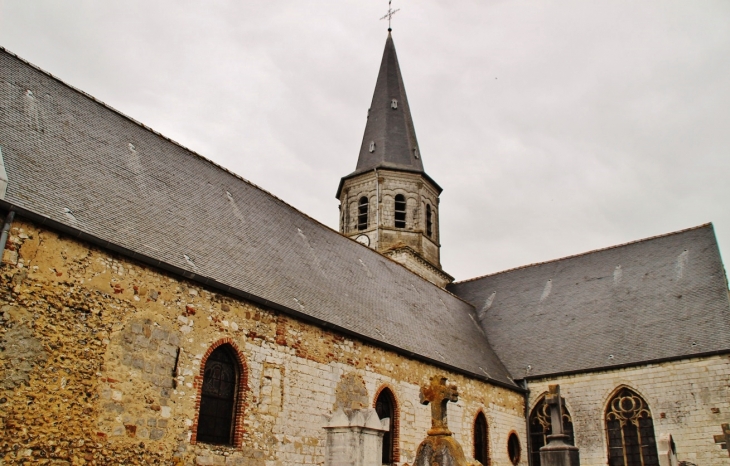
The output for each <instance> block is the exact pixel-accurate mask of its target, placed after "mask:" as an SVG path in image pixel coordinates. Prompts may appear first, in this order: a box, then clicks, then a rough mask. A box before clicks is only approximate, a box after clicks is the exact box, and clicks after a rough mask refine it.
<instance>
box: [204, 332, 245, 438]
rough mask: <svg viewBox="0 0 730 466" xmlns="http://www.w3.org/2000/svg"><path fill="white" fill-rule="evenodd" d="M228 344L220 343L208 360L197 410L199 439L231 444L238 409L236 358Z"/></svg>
mask: <svg viewBox="0 0 730 466" xmlns="http://www.w3.org/2000/svg"><path fill="white" fill-rule="evenodd" d="M230 351H231V350H230V349H229V348H227V347H226V345H223V346H219V347H218V348H216V349H215V351H213V352H212V353H211V355H210V356H209V357H208V360H207V361H206V362H205V369H204V371H203V388H202V393H201V397H200V412H199V413H198V431H197V439H198V441H199V442H205V443H214V444H221V445H230V444H231V443H232V431H233V414H234V413H233V411H234V409H235V396H236V381H237V380H238V377H237V375H238V374H237V370H236V362H235V359H234V358H233V356H232V355H231V352H230Z"/></svg>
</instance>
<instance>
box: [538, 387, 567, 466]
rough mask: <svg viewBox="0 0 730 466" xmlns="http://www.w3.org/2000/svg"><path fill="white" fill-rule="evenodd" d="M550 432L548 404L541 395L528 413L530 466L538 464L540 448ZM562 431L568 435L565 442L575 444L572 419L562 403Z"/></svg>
mask: <svg viewBox="0 0 730 466" xmlns="http://www.w3.org/2000/svg"><path fill="white" fill-rule="evenodd" d="M552 433H553V428H552V419H551V418H550V406H549V405H548V404H547V403H546V402H545V397H542V399H540V401H539V402H538V403H537V405H535V408H534V409H533V410H532V413H531V414H530V450H531V451H530V456H532V463H531V464H532V466H540V448H541V447H543V446H544V445H546V444H547V436H548V435H551V434H552ZM563 433H564V434H565V435H567V436H568V437H569V438H568V439H567V443H569V444H570V445H575V438H574V435H573V420H572V418H571V417H570V413H569V412H568V409H567V408H566V407H565V405H564V404H563Z"/></svg>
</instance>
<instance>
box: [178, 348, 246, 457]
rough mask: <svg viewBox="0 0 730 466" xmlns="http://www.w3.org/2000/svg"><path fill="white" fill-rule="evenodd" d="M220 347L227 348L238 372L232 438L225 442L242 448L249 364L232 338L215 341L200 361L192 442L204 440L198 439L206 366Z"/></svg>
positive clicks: (234, 394)
mask: <svg viewBox="0 0 730 466" xmlns="http://www.w3.org/2000/svg"><path fill="white" fill-rule="evenodd" d="M218 349H221V350H225V351H226V353H227V354H228V355H230V358H231V359H232V362H233V365H234V369H235V374H236V377H235V378H236V380H235V387H234V390H233V392H234V393H233V406H232V408H231V414H232V419H231V435H230V440H229V441H228V442H225V443H226V444H228V445H231V446H233V447H236V448H240V447H241V443H242V441H243V433H244V427H243V413H244V411H245V407H246V393H247V392H248V366H247V365H246V359H245V358H244V356H243V352H242V351H241V350H240V349H239V347H238V345H236V343H235V342H234V341H233V340H232V339H230V338H222V339H220V340H218V341H216V342H215V343H213V344H212V345H211V346H210V347H209V348H208V350H207V351H206V352H205V354H204V355H203V359H202V360H201V361H200V373H199V374H198V375H197V376H195V379H194V381H193V388H194V389H195V391H196V396H195V420H194V422H193V426H192V436H191V437H190V443H192V444H195V443H198V442H202V441H203V440H202V439H201V440H199V439H198V426H199V421H200V406H201V401H202V399H203V385H204V381H205V368H206V365H207V364H208V360H209V358H210V356H211V355H212V354H213V352H215V351H216V350H218Z"/></svg>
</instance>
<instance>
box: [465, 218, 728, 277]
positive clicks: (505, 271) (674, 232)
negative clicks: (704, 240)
mask: <svg viewBox="0 0 730 466" xmlns="http://www.w3.org/2000/svg"><path fill="white" fill-rule="evenodd" d="M707 227H710V228H712V227H713V226H712V222H707V223H703V224H702V225H697V226H694V227H690V228H684V229H682V230H677V231H672V232H669V233H662V234H660V235H654V236H649V237H647V238H641V239H637V240H634V241H628V242H626V243H620V244H615V245H613V246H607V247H605V248H598V249H591V250H590V251H586V252H581V253H578V254H571V255H568V256H564V257H559V258H557V259H550V260H547V261H543V262H534V263H532V264H526V265H520V266H518V267H512V268H510V269H506V270H502V271H499V272H494V273H488V274H486V275H480V276H478V277H474V278H468V279H466V280H461V281H457V282H454V283H452V285H460V284H462V283H469V282H473V281H477V280H481V279H482V278H487V277H494V276H496V275H501V274H503V273H508V272H514V271H515V270H521V269H526V268H529V267H535V266H538V265H545V264H551V263H553V262H559V261H562V260H566V259H574V258H576V257H581V256H587V255H589V254H594V253H597V252H602V251H608V250H611V249H617V248H622V247H624V246H629V245H631V244H637V243H643V242H646V241H652V240H655V239H659V238H666V237H667V236H673V235H678V234H681V233H686V232H688V231H692V230H699V229H701V228H707Z"/></svg>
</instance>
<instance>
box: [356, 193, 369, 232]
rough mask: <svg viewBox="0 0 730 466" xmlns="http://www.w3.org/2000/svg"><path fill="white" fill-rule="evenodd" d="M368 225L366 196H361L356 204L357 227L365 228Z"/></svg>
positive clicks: (359, 228)
mask: <svg viewBox="0 0 730 466" xmlns="http://www.w3.org/2000/svg"><path fill="white" fill-rule="evenodd" d="M367 227H368V198H367V197H366V196H363V197H361V198H360V202H359V203H358V206H357V229H358V230H365V229H367Z"/></svg>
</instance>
